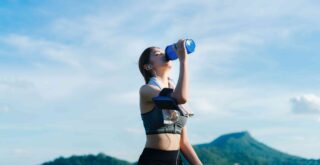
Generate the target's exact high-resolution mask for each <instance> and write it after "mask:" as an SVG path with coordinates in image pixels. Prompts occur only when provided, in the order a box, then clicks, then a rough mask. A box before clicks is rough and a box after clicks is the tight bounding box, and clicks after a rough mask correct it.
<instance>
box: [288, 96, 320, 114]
mask: <svg viewBox="0 0 320 165" xmlns="http://www.w3.org/2000/svg"><path fill="white" fill-rule="evenodd" d="M290 102H291V105H292V112H294V113H298V114H314V113H320V97H319V96H316V95H314V94H305V95H302V96H296V97H294V98H291V99H290Z"/></svg>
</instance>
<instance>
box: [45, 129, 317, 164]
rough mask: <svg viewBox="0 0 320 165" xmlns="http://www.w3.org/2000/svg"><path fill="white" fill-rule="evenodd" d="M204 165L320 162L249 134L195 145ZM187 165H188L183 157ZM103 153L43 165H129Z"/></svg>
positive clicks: (61, 159) (244, 133) (226, 135)
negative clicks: (294, 153) (269, 144)
mask: <svg viewBox="0 0 320 165" xmlns="http://www.w3.org/2000/svg"><path fill="white" fill-rule="evenodd" d="M193 147H194V150H195V151H196V153H197V155H198V156H199V158H200V160H201V161H202V162H203V164H204V165H234V164H236V163H238V165H320V159H318V160H315V159H305V158H302V157H299V156H294V155H290V154H287V153H284V152H281V151H278V150H276V149H273V148H271V147H268V146H267V145H265V144H263V143H261V142H259V141H257V140H255V139H254V138H253V137H252V136H251V135H250V134H249V132H247V131H243V132H236V133H230V134H225V135H222V136H220V137H218V138H217V139H215V140H213V141H212V142H210V143H203V144H197V145H193ZM182 158H183V162H184V164H186V165H188V164H189V163H188V162H187V161H186V159H185V158H184V157H183V155H182ZM129 164H131V165H132V164H137V161H136V162H127V161H125V160H120V159H117V158H113V157H110V156H107V155H104V154H103V153H99V154H97V155H84V156H71V157H69V158H63V157H59V158H57V159H55V160H53V161H51V162H47V163H43V164H42V165H129Z"/></svg>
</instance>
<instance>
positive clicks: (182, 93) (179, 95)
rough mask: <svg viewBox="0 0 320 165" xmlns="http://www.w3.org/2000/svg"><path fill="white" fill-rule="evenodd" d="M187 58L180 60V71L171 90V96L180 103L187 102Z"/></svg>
mask: <svg viewBox="0 0 320 165" xmlns="http://www.w3.org/2000/svg"><path fill="white" fill-rule="evenodd" d="M188 65H189V64H188V59H187V57H186V58H185V59H181V60H180V72H179V79H178V83H177V85H176V87H175V90H174V92H173V97H174V98H176V99H177V101H178V102H179V103H181V104H184V103H186V102H187V99H188V92H189V91H188V90H189V66H188Z"/></svg>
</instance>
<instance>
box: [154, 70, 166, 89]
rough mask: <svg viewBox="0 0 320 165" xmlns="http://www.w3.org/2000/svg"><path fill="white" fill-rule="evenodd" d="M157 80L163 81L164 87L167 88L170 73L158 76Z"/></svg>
mask: <svg viewBox="0 0 320 165" xmlns="http://www.w3.org/2000/svg"><path fill="white" fill-rule="evenodd" d="M156 78H157V79H158V80H159V81H161V83H162V85H163V86H165V87H167V86H168V83H169V79H168V78H169V74H168V72H164V73H160V74H157V76H156Z"/></svg>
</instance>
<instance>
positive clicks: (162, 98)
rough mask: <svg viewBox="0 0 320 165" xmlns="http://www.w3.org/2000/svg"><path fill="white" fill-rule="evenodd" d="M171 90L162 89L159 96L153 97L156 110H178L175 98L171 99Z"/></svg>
mask: <svg viewBox="0 0 320 165" xmlns="http://www.w3.org/2000/svg"><path fill="white" fill-rule="evenodd" d="M172 92H173V89H172V88H163V89H162V90H161V91H160V93H159V96H156V97H153V98H152V100H153V102H154V103H155V105H156V106H157V107H158V108H161V109H169V110H170V109H172V110H180V109H179V106H178V104H177V101H176V99H175V98H173V97H171V93H172Z"/></svg>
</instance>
